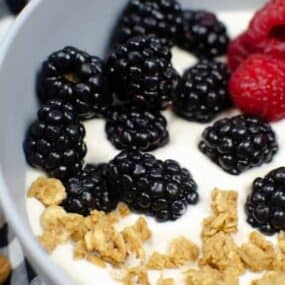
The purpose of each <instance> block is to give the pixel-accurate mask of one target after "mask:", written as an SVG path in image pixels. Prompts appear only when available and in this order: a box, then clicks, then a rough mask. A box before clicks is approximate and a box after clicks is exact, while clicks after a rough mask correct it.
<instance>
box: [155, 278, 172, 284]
mask: <svg viewBox="0 0 285 285" xmlns="http://www.w3.org/2000/svg"><path fill="white" fill-rule="evenodd" d="M156 284H157V285H175V283H174V280H173V279H172V278H166V279H164V278H163V277H162V276H160V278H159V279H158V280H157V283H156Z"/></svg>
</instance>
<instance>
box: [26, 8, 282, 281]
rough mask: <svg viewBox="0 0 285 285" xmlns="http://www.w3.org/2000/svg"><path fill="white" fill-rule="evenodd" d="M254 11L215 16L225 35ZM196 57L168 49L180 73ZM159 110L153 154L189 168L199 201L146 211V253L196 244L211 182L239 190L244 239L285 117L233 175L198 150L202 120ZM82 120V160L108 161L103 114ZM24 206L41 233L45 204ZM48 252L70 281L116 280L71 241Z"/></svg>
mask: <svg viewBox="0 0 285 285" xmlns="http://www.w3.org/2000/svg"><path fill="white" fill-rule="evenodd" d="M253 13H254V11H246V12H245V11H238V12H228V11H226V12H222V13H219V14H218V16H219V18H220V19H221V20H222V21H224V22H225V24H226V25H227V27H228V30H229V33H230V35H231V36H232V37H234V36H236V35H237V34H238V33H240V32H242V31H243V30H244V29H246V27H247V24H248V22H249V20H250V18H251V17H252V15H253ZM195 61H196V59H195V58H194V57H192V56H191V55H190V54H189V53H187V52H185V51H182V50H180V49H178V48H174V49H173V64H174V66H175V67H176V68H177V70H178V71H179V72H180V73H182V72H183V71H184V70H185V69H186V68H189V67H190V66H191V65H193V64H194V63H195ZM237 113H238V112H237V111H235V110H232V111H229V112H225V113H223V114H222V115H221V116H220V117H218V118H217V119H220V118H222V117H227V116H232V115H235V114H237ZM164 115H165V116H166V118H167V121H168V129H169V133H170V143H169V144H168V145H166V146H165V147H163V148H160V149H158V150H156V151H154V152H152V153H153V154H154V155H155V156H156V157H157V158H158V159H163V160H165V159H174V160H177V161H178V162H179V163H180V164H181V166H183V167H186V168H187V169H189V171H190V172H191V173H192V175H193V177H194V179H195V181H196V182H197V184H198V192H199V195H200V202H199V203H198V204H197V205H196V206H189V207H188V211H187V213H186V214H185V215H184V216H183V217H181V218H180V219H178V220H177V221H175V222H166V223H158V222H156V221H155V220H154V219H153V218H150V217H146V219H147V221H148V224H149V227H150V229H151V231H152V238H151V240H150V241H149V242H147V243H146V254H147V256H148V255H150V254H151V253H152V252H153V251H154V250H156V251H160V252H162V253H163V252H166V250H167V248H168V245H169V243H170V241H171V240H173V239H174V238H176V237H179V236H181V235H182V236H185V237H186V238H188V239H190V240H192V241H194V242H195V243H197V244H198V245H199V246H200V245H201V239H200V232H201V224H202V221H203V219H204V218H206V217H207V216H209V215H211V209H210V199H211V197H210V196H211V195H210V194H211V191H212V190H213V189H214V188H215V187H218V188H219V189H222V190H235V191H237V192H238V194H239V199H238V217H239V232H238V233H237V234H236V235H234V238H235V240H236V242H237V244H241V243H242V242H245V241H247V240H248V236H249V233H250V232H251V231H252V230H253V228H252V227H250V226H249V225H248V224H247V223H246V215H245V211H244V204H245V201H246V198H247V195H248V194H249V192H250V188H251V185H252V182H253V180H254V179H255V178H256V177H259V176H264V175H266V174H267V173H268V172H269V171H270V170H272V169H275V168H277V167H280V166H284V164H285V132H284V129H285V120H283V121H280V122H277V123H273V124H272V127H273V129H274V131H275V132H276V135H277V140H278V144H279V147H280V149H279V151H278V153H277V155H276V156H275V157H274V160H273V161H272V163H270V164H263V165H262V166H261V167H258V168H254V169H251V170H249V171H246V172H244V173H243V174H241V175H239V176H233V175H230V174H227V173H226V172H224V171H223V170H222V169H221V168H220V167H218V166H217V165H215V164H214V163H213V162H211V161H210V160H209V159H208V158H207V157H206V156H205V155H203V154H202V153H201V152H200V151H199V149H198V143H199V141H200V138H201V134H202V132H203V130H204V129H205V128H206V126H207V124H199V123H195V122H188V121H186V120H183V119H181V118H178V117H177V116H176V115H174V114H173V113H172V112H171V111H166V112H164ZM210 124H212V123H210ZM84 125H85V127H86V131H87V137H86V142H87V147H88V154H87V157H86V161H87V162H89V163H100V162H107V161H109V160H111V159H112V158H113V157H114V156H115V155H116V154H118V153H119V151H118V150H116V149H115V148H114V147H113V146H112V145H111V143H110V142H109V141H108V140H107V138H106V135H105V130H104V128H105V121H104V120H102V119H94V120H91V121H88V122H86V123H84ZM41 174H42V173H41V172H39V171H37V170H31V169H29V170H28V171H27V179H26V183H27V188H28V186H29V185H30V184H31V183H32V182H33V180H35V179H36V178H37V177H38V176H39V175H41ZM26 206H27V212H28V215H29V220H30V224H31V227H32V230H33V232H34V233H35V235H39V234H41V226H40V215H41V213H42V212H43V210H44V207H43V206H42V205H41V203H40V202H38V201H37V200H35V199H27V201H26ZM137 218H138V215H136V214H131V215H130V216H129V217H127V218H125V219H124V220H123V221H122V222H121V223H120V224H119V225H118V227H119V228H121V227H122V228H123V227H125V226H126V225H130V224H133V223H134V222H135V221H136V219H137ZM271 239H272V241H273V242H274V241H275V240H276V237H272V238H271ZM51 258H52V259H53V260H54V262H55V263H56V264H58V266H60V267H61V268H62V269H63V270H64V271H66V272H67V274H69V276H70V277H71V279H72V280H74V282H75V284H78V285H90V284H94V282H95V283H97V284H108V285H116V284H120V283H118V282H116V281H114V280H113V279H112V278H111V275H110V274H111V272H112V269H111V267H109V268H107V269H101V268H99V267H96V266H94V265H93V264H90V263H89V262H87V261H85V260H81V261H75V260H74V259H73V245H72V244H71V243H69V244H66V245H63V246H59V247H58V248H57V249H56V250H55V251H54V252H53V253H52V255H51ZM182 272H183V271H182V270H165V271H164V277H165V278H167V277H172V278H174V279H175V284H177V285H182V284H184V280H183V275H182ZM159 276H160V272H155V271H151V272H150V281H151V284H156V281H157V279H158V278H159ZM259 276H260V274H253V273H247V274H245V275H244V276H242V277H241V278H240V284H241V285H250V281H251V280H253V279H256V278H257V277H259Z"/></svg>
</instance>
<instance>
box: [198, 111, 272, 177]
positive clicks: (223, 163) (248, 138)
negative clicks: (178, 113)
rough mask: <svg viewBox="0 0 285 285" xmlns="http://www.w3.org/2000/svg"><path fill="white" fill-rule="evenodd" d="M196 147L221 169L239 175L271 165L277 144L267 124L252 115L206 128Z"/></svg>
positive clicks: (220, 121)
mask: <svg viewBox="0 0 285 285" xmlns="http://www.w3.org/2000/svg"><path fill="white" fill-rule="evenodd" d="M199 148H200V150H201V151H202V152H203V153H204V154H205V155H207V156H208V157H209V158H210V159H211V160H212V161H214V162H215V163H216V164H218V165H219V166H220V167H221V168H222V169H223V170H225V171H226V172H228V173H230V174H234V175H238V174H240V173H242V172H244V171H246V170H248V169H250V168H253V167H257V166H260V165H262V164H263V163H269V162H271V161H272V159H273V156H274V155H275V154H276V152H277V150H278V145H277V141H276V137H275V133H274V131H273V130H272V128H271V127H270V125H269V124H267V123H265V122H263V121H261V120H260V119H258V118H255V117H252V116H247V115H238V116H235V117H232V118H225V119H222V120H219V121H217V122H216V123H214V125H212V126H210V127H208V128H206V129H205V131H204V132H203V135H202V140H201V142H200V144H199Z"/></svg>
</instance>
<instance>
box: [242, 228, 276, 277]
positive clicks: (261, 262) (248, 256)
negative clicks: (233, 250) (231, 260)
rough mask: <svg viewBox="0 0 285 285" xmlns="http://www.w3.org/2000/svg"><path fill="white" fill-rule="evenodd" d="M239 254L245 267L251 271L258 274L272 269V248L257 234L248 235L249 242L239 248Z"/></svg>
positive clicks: (270, 244)
mask: <svg viewBox="0 0 285 285" xmlns="http://www.w3.org/2000/svg"><path fill="white" fill-rule="evenodd" d="M239 254H240V257H241V259H242V261H243V262H244V264H245V266H246V267H247V268H249V269H250V270H251V271H254V272H260V271H263V270H272V269H273V265H274V260H275V251H274V247H273V245H272V243H270V242H269V241H267V240H265V238H264V237H263V235H262V234H260V233H258V232H252V233H251V234H250V237H249V242H248V243H246V244H243V245H242V246H241V247H240V249H239Z"/></svg>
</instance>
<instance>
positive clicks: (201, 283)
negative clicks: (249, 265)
mask: <svg viewBox="0 0 285 285" xmlns="http://www.w3.org/2000/svg"><path fill="white" fill-rule="evenodd" d="M186 285H238V275H236V272H234V271H233V270H226V271H225V272H221V271H218V270H216V269H213V268H210V267H203V268H200V269H190V270H188V271H187V272H186Z"/></svg>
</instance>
